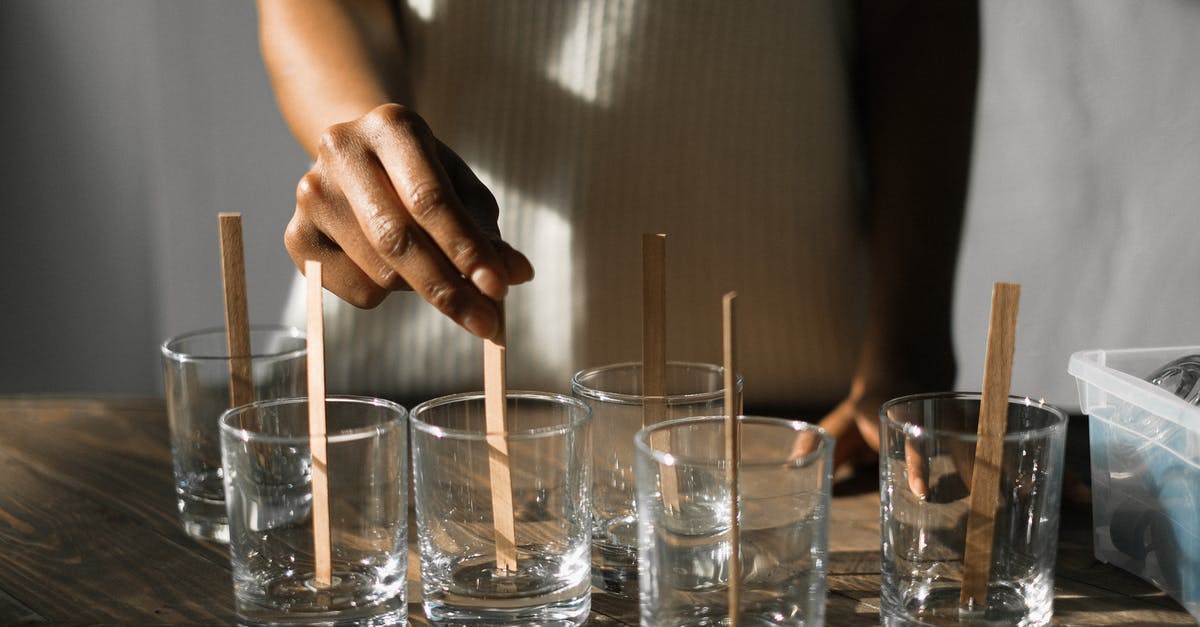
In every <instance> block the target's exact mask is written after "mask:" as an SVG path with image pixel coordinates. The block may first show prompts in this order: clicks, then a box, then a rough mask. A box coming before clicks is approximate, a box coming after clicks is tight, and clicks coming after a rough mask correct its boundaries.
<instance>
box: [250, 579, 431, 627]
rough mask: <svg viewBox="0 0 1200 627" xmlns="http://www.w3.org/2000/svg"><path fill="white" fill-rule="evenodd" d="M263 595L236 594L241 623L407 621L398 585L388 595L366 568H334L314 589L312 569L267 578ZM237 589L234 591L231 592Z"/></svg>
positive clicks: (405, 603)
mask: <svg viewBox="0 0 1200 627" xmlns="http://www.w3.org/2000/svg"><path fill="white" fill-rule="evenodd" d="M264 590H265V592H266V593H267V594H268V595H269V596H268V597H266V598H261V597H255V598H246V597H245V596H244V595H236V594H235V596H236V597H237V598H236V601H237V614H238V619H239V621H238V622H239V623H240V624H242V625H256V626H257V625H262V626H267V625H278V626H284V625H336V626H339V627H341V626H351V625H402V624H404V623H405V622H406V621H407V620H408V604H407V602H406V599H405V595H404V593H403V585H401V586H400V590H399V591H397V592H396V593H395V594H393V595H392V596H390V597H388V598H385V599H379V598H378V595H380V594H381V593H384V594H386V593H385V592H384V591H383V590H381V589H380V587H379V582H378V581H376V580H375V579H374V578H373V577H371V576H370V575H368V574H365V573H349V572H338V573H334V576H333V585H331V586H329V587H328V588H318V587H317V586H316V585H315V583H314V581H313V579H312V573H311V572H310V573H307V574H303V575H300V574H297V575H295V576H292V577H281V578H279V579H275V580H273V581H271V582H269V583H268V584H267V585H266V586H265V588H264ZM235 592H236V591H235Z"/></svg>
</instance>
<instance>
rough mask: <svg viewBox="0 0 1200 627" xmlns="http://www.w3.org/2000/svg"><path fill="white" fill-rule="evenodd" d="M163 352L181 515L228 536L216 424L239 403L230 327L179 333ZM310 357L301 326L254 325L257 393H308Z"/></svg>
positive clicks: (219, 537)
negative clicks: (232, 378)
mask: <svg viewBox="0 0 1200 627" xmlns="http://www.w3.org/2000/svg"><path fill="white" fill-rule="evenodd" d="M161 353H162V366H163V383H164V385H165V388H166V399H167V416H168V418H169V421H170V426H171V453H172V460H173V462H174V467H175V495H176V500H177V505H178V507H179V522H180V524H181V525H182V526H183V529H184V531H186V532H187V533H188V535H190V536H192V537H194V538H197V539H200V540H213V541H217V542H227V541H228V540H229V527H228V525H227V523H226V520H225V496H224V495H225V488H224V485H223V482H222V477H221V438H220V432H219V430H218V428H217V423H218V421H219V420H220V418H221V414H222V413H224V412H225V410H227V409H229V408H230V406H231V405H232V402H231V394H230V385H229V366H230V359H231V358H230V355H229V351H228V349H227V341H226V336H225V329H223V328H219V329H208V330H204V331H196V332H193V333H187V334H184V335H179V336H176V337H173V338H171V339H168V340H167V341H166V342H163V345H162V347H161ZM305 356H306V344H305V340H304V333H302V332H301V331H300V330H298V329H295V328H292V327H286V326H262V327H257V326H256V327H251V329H250V355H249V356H248V359H249V361H250V367H251V378H252V381H253V387H254V398H255V399H256V400H267V399H275V398H288V397H294V396H303V395H304V393H305V392H304V390H305V372H306V370H305ZM239 357H246V356H239Z"/></svg>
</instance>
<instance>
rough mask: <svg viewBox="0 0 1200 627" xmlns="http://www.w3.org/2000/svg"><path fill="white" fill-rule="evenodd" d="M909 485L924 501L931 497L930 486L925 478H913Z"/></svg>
mask: <svg viewBox="0 0 1200 627" xmlns="http://www.w3.org/2000/svg"><path fill="white" fill-rule="evenodd" d="M909 487H910V488H912V491H913V492H914V493H915V494H916V495H917V498H919V499H921V500H922V501H924V500H925V499H926V498H928V497H929V486H928V485H926V484H925V480H924V479H913V480H912V481H910V482H909Z"/></svg>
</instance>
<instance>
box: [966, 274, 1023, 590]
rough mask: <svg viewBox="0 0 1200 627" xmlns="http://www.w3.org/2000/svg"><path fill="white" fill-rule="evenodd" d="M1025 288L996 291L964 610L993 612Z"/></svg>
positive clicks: (974, 482) (974, 478)
mask: <svg viewBox="0 0 1200 627" xmlns="http://www.w3.org/2000/svg"><path fill="white" fill-rule="evenodd" d="M1020 298H1021V286H1020V285H1017V284H1014V283H996V284H994V285H993V286H992V311H991V318H990V320H989V322H988V335H987V352H986V353H985V356H984V368H983V394H982V396H981V398H980V401H979V430H978V434H979V438H978V439H979V443H978V444H977V445H976V448H975V465H974V470H973V471H972V473H971V501H970V505H969V506H968V510H967V539H966V554H965V555H964V556H963V583H962V591H961V593H960V595H959V599H958V605H959V609H960V610H962V611H966V612H982V611H984V610H986V609H987V591H988V579H989V578H990V576H991V567H992V541H993V530H994V527H995V523H996V507H997V505H996V504H997V502H998V499H999V496H1000V464H1001V462H1002V458H1003V455H1004V434H1005V431H1006V430H1007V423H1008V393H1009V387H1010V385H1011V383H1012V365H1013V364H1012V362H1013V347H1014V345H1015V343H1016V336H1017V305H1018V303H1019V301H1020Z"/></svg>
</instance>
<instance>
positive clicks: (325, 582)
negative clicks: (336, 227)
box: [304, 261, 333, 588]
mask: <svg viewBox="0 0 1200 627" xmlns="http://www.w3.org/2000/svg"><path fill="white" fill-rule="evenodd" d="M304 276H305V279H306V281H307V287H308V443H309V448H310V449H311V450H312V522H313V528H312V533H313V558H314V559H315V560H316V573H315V575H314V576H313V585H315V586H316V587H317V588H328V587H330V586H331V585H333V565H332V564H331V563H330V561H331V560H330V549H331V547H330V540H329V536H330V528H329V475H328V472H329V458H328V456H327V454H326V438H325V433H326V432H325V312H324V308H323V305H322V302H321V263H320V262H319V261H306V262H304Z"/></svg>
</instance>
